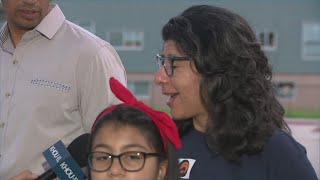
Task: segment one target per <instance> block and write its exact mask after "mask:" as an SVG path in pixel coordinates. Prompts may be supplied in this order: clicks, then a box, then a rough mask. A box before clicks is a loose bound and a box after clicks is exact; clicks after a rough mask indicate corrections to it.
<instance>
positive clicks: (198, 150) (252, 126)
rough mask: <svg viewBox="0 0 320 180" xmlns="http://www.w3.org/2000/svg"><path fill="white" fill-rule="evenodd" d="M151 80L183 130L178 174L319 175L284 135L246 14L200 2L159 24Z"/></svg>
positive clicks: (308, 178)
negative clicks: (156, 69)
mask: <svg viewBox="0 0 320 180" xmlns="http://www.w3.org/2000/svg"><path fill="white" fill-rule="evenodd" d="M162 38H163V40H164V48H163V55H159V54H158V55H157V61H158V64H159V68H160V70H159V72H158V73H157V74H156V75H155V79H154V81H155V83H156V84H158V85H160V86H161V88H162V93H163V94H164V95H167V96H169V100H168V101H167V105H168V106H169V107H170V108H171V115H172V117H173V118H174V119H175V120H176V122H177V125H178V127H179V130H180V135H181V136H182V141H183V147H182V149H181V150H180V151H179V154H178V155H179V158H180V159H179V161H180V176H181V178H182V179H194V180H203V179H223V180H233V179H234V180H242V179H243V180H244V179H246V180H258V179H259V180H268V179H270V180H280V179H281V180H295V179H296V180H302V179H303V180H313V179H317V177H316V174H315V171H314V169H313V167H312V166H311V164H310V162H309V160H308V158H307V156H306V150H305V148H304V147H303V146H302V145H301V144H299V143H298V142H296V141H295V140H294V139H293V137H292V136H291V135H290V133H291V132H290V129H289V127H288V125H287V124H286V122H285V121H284V119H283V115H284V109H283V107H282V106H281V105H280V103H279V102H278V101H277V99H276V97H275V93H274V89H273V86H272V82H271V76H272V73H271V67H270V64H269V63H268V59H267V57H266V56H265V54H264V52H263V50H262V49H261V46H260V44H259V43H258V42H257V39H256V37H255V33H254V32H253V30H252V29H251V28H250V26H249V24H248V23H247V21H246V20H245V19H243V18H242V17H240V16H239V15H237V14H235V13H233V12H231V11H229V10H226V9H224V8H219V7H214V6H209V5H199V6H193V7H190V8H188V9H187V10H185V11H184V12H183V13H182V14H180V15H178V16H176V17H173V18H171V19H170V20H169V21H168V22H167V23H166V24H165V26H164V27H163V29H162Z"/></svg>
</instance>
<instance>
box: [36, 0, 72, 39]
mask: <svg viewBox="0 0 320 180" xmlns="http://www.w3.org/2000/svg"><path fill="white" fill-rule="evenodd" d="M65 20H66V18H65V16H64V15H63V13H62V11H61V9H60V7H59V6H58V5H57V4H55V5H53V7H52V9H51V11H50V12H49V14H48V15H47V16H46V17H45V18H44V19H43V20H42V21H41V23H40V24H39V25H38V26H37V27H36V28H35V29H36V30H37V31H39V32H40V33H41V34H42V35H44V36H46V37H47V38H48V39H52V38H53V36H54V35H55V34H56V33H57V32H58V30H59V29H60V27H61V26H62V24H63V23H64V21H65Z"/></svg>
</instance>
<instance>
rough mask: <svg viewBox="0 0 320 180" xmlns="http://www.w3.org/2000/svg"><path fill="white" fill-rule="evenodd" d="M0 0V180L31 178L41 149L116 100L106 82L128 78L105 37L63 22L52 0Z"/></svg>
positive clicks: (74, 132)
mask: <svg viewBox="0 0 320 180" xmlns="http://www.w3.org/2000/svg"><path fill="white" fill-rule="evenodd" d="M2 3H3V7H4V10H5V12H6V15H7V22H6V23H5V25H4V26H3V27H2V29H1V30H0V45H1V48H0V73H1V74H0V77H1V79H0V80H1V81H0V87H1V91H0V92H1V94H0V107H1V108H0V110H1V111H0V179H1V180H7V179H10V178H11V179H35V178H36V177H37V176H36V175H40V174H42V173H43V172H44V171H45V168H44V167H43V164H44V162H45V159H44V157H43V155H42V152H43V151H44V150H45V149H47V148H48V147H50V146H51V145H53V144H54V143H55V142H57V141H58V140H62V141H63V142H64V143H65V145H68V144H69V143H70V142H71V141H72V140H74V139H75V138H76V137H78V136H80V135H81V134H83V133H88V132H90V129H91V126H92V123H93V121H94V120H95V118H96V117H97V116H98V114H99V113H100V112H101V111H102V110H103V109H105V108H106V107H108V106H110V105H112V104H116V103H119V100H118V99H116V97H114V95H113V94H112V92H111V90H110V89H109V86H108V82H109V78H110V77H115V78H117V79H119V80H120V81H121V82H122V83H124V84H126V74H125V69H124V67H123V65H122V62H121V60H120V58H119V56H118V54H117V53H116V51H115V50H114V48H113V47H112V46H111V45H110V44H109V43H107V42H105V41H103V40H101V39H100V38H98V37H96V36H95V35H93V34H91V33H89V32H87V31H86V30H85V29H83V28H81V27H79V26H77V25H75V24H73V23H71V22H69V21H67V20H66V19H65V16H64V15H63V13H62V12H61V10H60V8H59V6H58V5H55V4H53V3H52V2H51V0H2ZM34 174H36V175H34Z"/></svg>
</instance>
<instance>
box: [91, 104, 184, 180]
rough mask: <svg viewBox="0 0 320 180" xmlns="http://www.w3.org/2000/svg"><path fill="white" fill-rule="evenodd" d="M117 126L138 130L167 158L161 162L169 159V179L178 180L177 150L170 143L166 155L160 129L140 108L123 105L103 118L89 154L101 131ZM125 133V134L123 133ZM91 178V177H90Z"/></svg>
mask: <svg viewBox="0 0 320 180" xmlns="http://www.w3.org/2000/svg"><path fill="white" fill-rule="evenodd" d="M111 123H113V124H115V125H117V126H131V127H134V128H137V129H138V130H139V131H140V132H141V134H143V135H144V137H145V138H146V139H147V141H148V142H149V143H150V145H151V146H152V147H153V148H154V149H155V151H156V152H158V153H160V154H163V156H164V157H166V158H160V161H163V160H166V159H168V169H167V175H166V176H167V179H168V180H169V179H170V180H178V160H177V157H176V149H175V148H174V146H173V144H172V143H170V141H168V153H166V151H165V149H164V145H163V141H162V138H161V135H160V132H159V129H158V128H157V126H156V125H155V124H154V122H153V121H152V120H151V118H150V117H149V116H148V115H147V114H146V113H144V112H143V111H141V110H140V109H138V108H135V107H132V106H126V105H121V106H117V107H115V108H114V109H113V110H112V111H111V112H109V113H107V114H106V115H104V116H103V117H101V118H100V119H99V120H98V122H97V124H96V125H95V127H94V131H93V132H92V134H91V137H90V141H89V152H90V151H91V149H92V143H93V140H94V139H95V137H96V135H97V133H98V132H99V130H100V129H101V128H102V127H104V126H105V125H109V124H111ZM123 133H125V132H123ZM89 172H90V171H89ZM89 177H90V175H89Z"/></svg>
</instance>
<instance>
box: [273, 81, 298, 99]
mask: <svg viewBox="0 0 320 180" xmlns="http://www.w3.org/2000/svg"><path fill="white" fill-rule="evenodd" d="M273 85H274V88H275V91H276V95H277V97H278V98H280V99H293V98H294V97H295V94H296V84H295V82H293V81H278V82H273Z"/></svg>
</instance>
